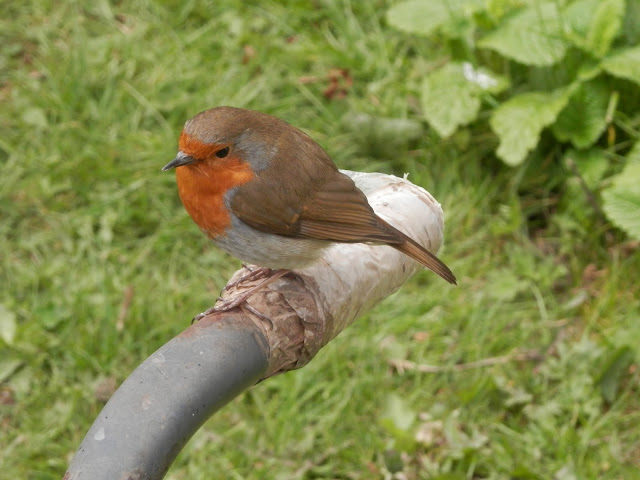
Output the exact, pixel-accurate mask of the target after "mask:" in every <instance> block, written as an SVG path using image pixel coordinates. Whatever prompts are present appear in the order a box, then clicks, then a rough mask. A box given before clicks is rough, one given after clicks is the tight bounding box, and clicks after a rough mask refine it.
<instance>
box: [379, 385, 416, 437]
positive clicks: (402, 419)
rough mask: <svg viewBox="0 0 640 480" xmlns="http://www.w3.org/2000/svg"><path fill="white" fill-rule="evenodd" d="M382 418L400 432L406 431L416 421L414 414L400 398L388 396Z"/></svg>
mask: <svg viewBox="0 0 640 480" xmlns="http://www.w3.org/2000/svg"><path fill="white" fill-rule="evenodd" d="M383 418H385V419H388V420H390V421H391V423H392V424H393V426H394V427H395V428H397V429H398V430H401V431H404V432H406V431H408V430H409V429H410V428H411V426H412V425H413V422H414V421H415V419H416V413H415V412H414V411H413V410H412V409H411V406H410V405H409V403H408V402H406V401H405V400H404V399H403V398H402V397H400V396H398V395H395V394H390V395H389V396H388V397H387V401H386V405H385V409H384V413H383Z"/></svg>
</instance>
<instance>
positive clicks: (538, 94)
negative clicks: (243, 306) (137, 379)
mask: <svg viewBox="0 0 640 480" xmlns="http://www.w3.org/2000/svg"><path fill="white" fill-rule="evenodd" d="M2 11H3V13H4V15H3V17H2V19H0V41H1V42H2V45H3V48H2V51H1V52H0V101H1V102H2V107H3V108H2V110H1V111H0V128H2V133H3V134H2V135H1V136H0V171H1V175H0V218H1V219H2V221H1V222H0V246H1V247H2V252H3V255H1V256H0V284H1V285H2V286H3V288H2V289H1V290H0V381H1V382H2V384H1V387H0V429H1V431H2V434H1V435H0V471H2V472H3V473H2V475H6V476H7V478H27V479H49V478H60V477H61V476H62V474H63V473H64V470H65V468H66V466H67V464H68V462H69V461H70V459H71V458H72V456H73V453H74V451H75V449H76V448H77V446H78V445H79V443H80V442H81V440H82V438H83V436H84V434H85V432H86V431H87V429H88V427H89V426H90V424H91V422H92V421H93V419H94V418H95V417H96V415H97V414H98V412H99V411H100V409H101V408H102V406H103V405H104V402H105V401H106V400H107V399H108V398H109V396H110V395H111V393H112V392H113V391H114V389H115V388H116V387H117V385H119V384H120V383H121V382H122V381H123V380H124V379H125V378H126V377H127V375H128V374H129V372H131V370H132V369H134V368H135V367H136V366H137V365H138V364H139V363H140V362H141V361H142V360H143V359H144V358H146V356H148V355H149V354H151V353H152V352H153V351H154V350H155V349H156V348H158V347H159V346H160V345H162V344H163V343H165V342H166V341H167V340H168V339H170V338H172V337H173V336H174V335H176V334H177V333H179V332H180V331H182V330H183V329H184V328H186V326H187V325H188V323H189V319H190V318H191V317H192V316H193V314H194V313H196V312H200V311H202V310H204V309H205V308H206V307H208V306H209V305H210V304H211V303H212V301H213V299H214V298H215V296H216V295H217V292H218V290H219V289H220V288H221V287H222V285H223V284H224V282H225V280H226V279H227V278H228V277H229V276H230V274H231V273H232V272H233V271H234V270H235V269H236V268H237V266H238V262H237V261H235V260H233V259H231V258H229V257H226V256H224V255H223V254H222V253H221V252H220V251H218V250H217V249H215V248H214V247H213V246H211V245H210V244H208V243H207V241H206V239H205V238H204V237H203V236H202V235H201V234H200V233H199V231H198V230H197V228H196V227H195V226H194V225H193V224H192V223H191V221H190V219H189V218H188V216H187V215H186V213H185V212H184V211H183V209H182V207H181V205H180V203H179V200H178V198H177V194H176V189H175V180H174V178H173V176H172V175H170V174H163V173H162V172H160V168H161V167H162V166H163V165H164V164H165V163H167V161H168V160H170V159H171V158H173V155H174V154H175V149H176V139H177V136H178V133H179V131H180V129H181V127H182V124H183V122H184V121H185V120H186V119H187V118H189V117H191V116H192V115H194V114H195V113H197V112H199V111H201V110H203V109H205V108H208V107H211V106H214V105H219V104H227V105H235V106H241V107H247V108H254V109H258V110H262V111H266V112H269V113H271V114H274V115H277V116H280V117H282V118H284V119H286V120H288V121H289V122H291V123H293V124H295V125H297V126H299V127H302V128H304V129H305V130H306V131H307V132H308V133H310V134H311V135H312V136H313V137H314V138H315V139H316V140H317V141H319V142H320V143H321V144H322V145H323V146H324V147H325V148H326V149H327V151H328V152H329V153H330V154H331V155H332V157H333V158H334V159H335V161H336V162H337V163H338V164H339V166H340V167H343V168H350V169H356V170H366V171H384V172H388V173H395V174H397V175H402V174H403V173H405V172H409V173H410V177H409V178H410V179H411V180H412V181H414V182H415V183H417V184H419V185H422V186H424V187H425V188H427V189H428V190H429V191H430V192H432V193H433V194H434V195H435V196H436V198H438V199H439V201H440V202H441V203H442V204H443V208H444V210H445V213H446V225H447V232H446V239H447V243H446V246H445V248H444V249H443V250H442V251H441V257H442V258H443V260H445V261H446V262H447V263H448V264H449V265H450V266H451V267H452V269H453V270H454V272H455V273H456V274H457V276H458V278H459V280H460V286H459V287H458V288H452V287H450V286H449V285H446V284H445V282H442V281H439V280H438V279H437V278H435V276H434V275H433V274H430V273H429V272H426V271H425V272H421V273H420V274H418V275H416V277H415V278H414V279H413V280H412V281H411V282H409V283H408V284H407V285H405V286H404V287H403V288H402V289H401V290H400V291H399V292H397V293H396V294H394V295H393V296H392V297H391V298H389V299H388V300H387V301H385V302H384V303H383V304H382V305H380V306H378V307H377V308H376V309H374V310H373V311H372V312H370V313H369V314H367V315H366V316H364V317H363V318H361V319H359V320H358V322H357V323H356V324H355V325H353V326H352V327H351V328H350V329H349V330H347V331H346V332H344V333H343V334H342V335H341V336H340V337H339V338H337V339H336V340H335V341H334V342H332V344H331V345H329V346H328V347H326V348H325V350H324V351H323V352H321V353H320V355H318V357H317V358H316V359H314V361H313V362H312V363H311V364H310V365H309V366H307V367H305V368H304V369H302V370H300V371H297V372H292V373H289V374H286V375H282V376H280V377H277V378H273V379H270V380H269V381H267V382H264V383H261V384H260V385H258V386H256V387H255V388H253V389H251V390H250V391H248V392H247V393H245V394H244V395H242V396H240V397H239V398H237V399H236V400H235V401H233V402H232V403H231V404H229V405H228V406H227V407H226V408H225V409H223V410H222V411H221V412H219V414H217V415H216V416H215V417H213V418H212V419H211V420H210V421H209V422H208V423H207V424H206V425H205V427H204V428H203V429H202V430H201V431H200V432H198V434H197V435H196V436H195V437H194V438H193V439H192V441H191V442H190V443H189V444H188V445H187V447H186V448H185V450H184V451H183V452H182V453H181V455H180V456H179V457H178V460H177V461H176V463H175V464H174V466H173V467H172V469H171V470H170V472H169V475H168V478H171V479H182V478H190V479H198V478H202V479H208V478H214V477H215V478H238V479H239V478H255V479H258V478H260V479H262V478H267V479H268V478H273V479H278V478H286V479H291V478H300V479H311V478H397V479H404V478H406V479H423V478H425V479H426V478H439V479H445V478H446V479H458V478H460V479H463V478H469V479H470V478H495V479H498V478H505V479H506V478H521V479H548V478H555V479H558V480H564V479H578V478H604V479H609V478H610V479H623V478H625V479H626V478H633V477H634V476H635V475H636V474H637V467H638V464H639V463H640V432H639V431H638V428H637V425H638V424H639V422H640V412H639V410H638V409H639V407H640V402H639V400H638V398H640V396H639V391H638V390H639V378H640V374H639V373H638V368H637V358H638V356H637V345H639V344H640V322H639V321H638V320H639V319H640V318H639V317H640V286H639V285H638V282H637V273H638V271H640V255H639V254H638V241H637V240H638V238H639V232H638V230H639V229H638V212H639V211H640V210H639V209H638V204H639V203H640V202H639V197H640V195H639V194H638V188H639V185H640V181H639V180H638V179H639V178H640V171H639V170H640V168H639V167H638V165H639V164H640V147H638V137H639V134H638V132H639V124H640V116H639V114H638V108H637V107H638V103H639V98H640V90H639V88H638V84H637V81H638V78H640V75H639V74H638V64H639V62H638V58H637V57H638V37H639V31H638V24H637V22H634V19H635V18H637V15H638V13H640V5H639V2H638V1H637V0H627V1H621V0H606V1H595V0H594V1H586V0H574V1H572V2H568V1H561V0H558V1H555V2H534V1H526V0H522V1H510V0H476V1H470V0H448V1H444V0H443V1H428V2H427V1H422V2H418V1H409V2H395V3H393V2H384V1H372V2H350V1H348V0H319V1H315V2H309V1H302V0H299V1H287V2H276V1H267V2H260V5H250V4H249V3H248V2H241V1H237V2H235V1H227V2H207V1H204V0H202V1H199V0H193V1H187V2H178V1H166V2H152V1H148V0H131V1H126V2H108V1H106V0H103V1H98V2H94V3H91V4H90V3H86V2H77V1H73V0H65V1H58V2H52V1H48V0H34V1H32V2H29V3H19V2H8V1H6V0H5V1H2ZM212 472H213V473H212Z"/></svg>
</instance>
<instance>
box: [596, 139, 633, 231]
mask: <svg viewBox="0 0 640 480" xmlns="http://www.w3.org/2000/svg"><path fill="white" fill-rule="evenodd" d="M638 150H640V148H638V144H636V146H635V147H634V151H632V153H631V154H630V155H629V156H630V157H631V158H630V159H629V160H628V163H627V165H626V166H625V168H624V170H623V171H622V172H621V173H620V174H618V175H616V176H615V177H613V183H612V184H611V186H610V187H609V188H607V189H606V190H604V191H603V192H602V200H603V205H602V208H603V210H604V212H605V213H606V215H607V217H608V218H609V220H611V221H612V222H613V223H614V224H615V225H616V226H618V227H619V228H620V229H622V230H624V231H625V232H626V233H627V234H628V235H629V236H630V237H632V238H634V239H635V240H640V159H635V160H634V159H633V156H638V155H636V154H634V152H635V151H638Z"/></svg>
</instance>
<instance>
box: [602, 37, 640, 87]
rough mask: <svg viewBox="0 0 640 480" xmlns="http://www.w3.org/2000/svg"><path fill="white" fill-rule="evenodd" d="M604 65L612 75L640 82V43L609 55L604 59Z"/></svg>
mask: <svg viewBox="0 0 640 480" xmlns="http://www.w3.org/2000/svg"><path fill="white" fill-rule="evenodd" d="M602 67H603V68H604V69H605V70H606V71H607V72H609V73H610V74H611V75H614V76H616V77H621V78H626V79H627V80H631V81H632V82H635V83H637V84H640V45H636V46H635V47H631V48H626V49H624V50H618V51H617V52H615V53H613V54H612V55H609V56H608V57H606V58H605V59H604V60H603V61H602Z"/></svg>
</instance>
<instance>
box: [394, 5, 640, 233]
mask: <svg viewBox="0 0 640 480" xmlns="http://www.w3.org/2000/svg"><path fill="white" fill-rule="evenodd" d="M387 21H388V23H389V24H390V25H391V26H393V27H395V28H397V29H399V30H401V31H403V32H407V33H411V34H415V35H420V36H425V37H427V39H428V40H431V41H432V42H434V43H435V44H437V45H442V47H443V48H442V50H443V52H444V58H443V59H442V60H441V61H438V60H437V59H434V64H435V65H439V66H438V67H436V68H434V69H432V70H431V71H430V72H429V73H427V74H426V75H425V76H424V78H423V80H422V84H421V88H420V92H419V93H420V103H421V106H422V112H423V115H424V117H425V119H426V121H427V122H428V123H429V124H430V125H431V127H432V128H433V129H434V130H436V131H437V132H438V134H439V135H440V136H441V137H443V138H446V137H450V136H452V135H453V134H454V133H456V132H457V131H458V130H459V129H461V128H464V127H465V126H466V125H469V124H471V123H473V122H481V121H484V120H485V119H487V118H488V122H489V126H490V128H491V130H492V131H493V132H494V134H495V135H496V136H497V138H498V141H499V144H498V147H497V150H496V152H495V153H496V155H497V156H498V157H499V158H500V159H501V160H502V161H504V162H505V163H506V164H508V165H511V166H516V165H519V164H521V163H523V162H524V161H525V160H526V158H527V157H528V156H529V155H530V154H531V153H532V152H536V150H537V152H536V153H539V154H542V155H545V154H547V153H548V152H545V151H543V150H544V149H545V148H548V146H545V144H543V142H541V135H542V134H543V132H544V131H545V130H546V131H548V132H550V133H551V135H552V136H553V138H554V139H555V140H556V142H554V143H555V144H556V145H555V148H557V146H558V145H559V146H560V148H559V150H558V151H560V152H562V153H561V154H560V155H559V158H560V161H562V162H565V165H568V167H569V170H568V171H573V172H575V173H576V174H577V175H579V176H580V180H581V183H582V184H583V186H587V187H588V188H589V189H592V190H599V191H601V199H602V204H603V210H604V211H605V213H606V214H607V216H608V217H609V219H610V220H611V221H612V222H613V223H614V224H616V225H617V226H618V227H620V228H621V229H623V230H624V231H626V232H627V233H628V234H629V235H630V236H632V237H634V238H636V239H640V0H626V1H625V0H574V1H570V0H556V1H548V2H544V1H543V2H540V1H537V0H409V1H403V2H400V3H397V4H396V5H394V6H393V7H391V8H390V9H389V10H388V12H387Z"/></svg>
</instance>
